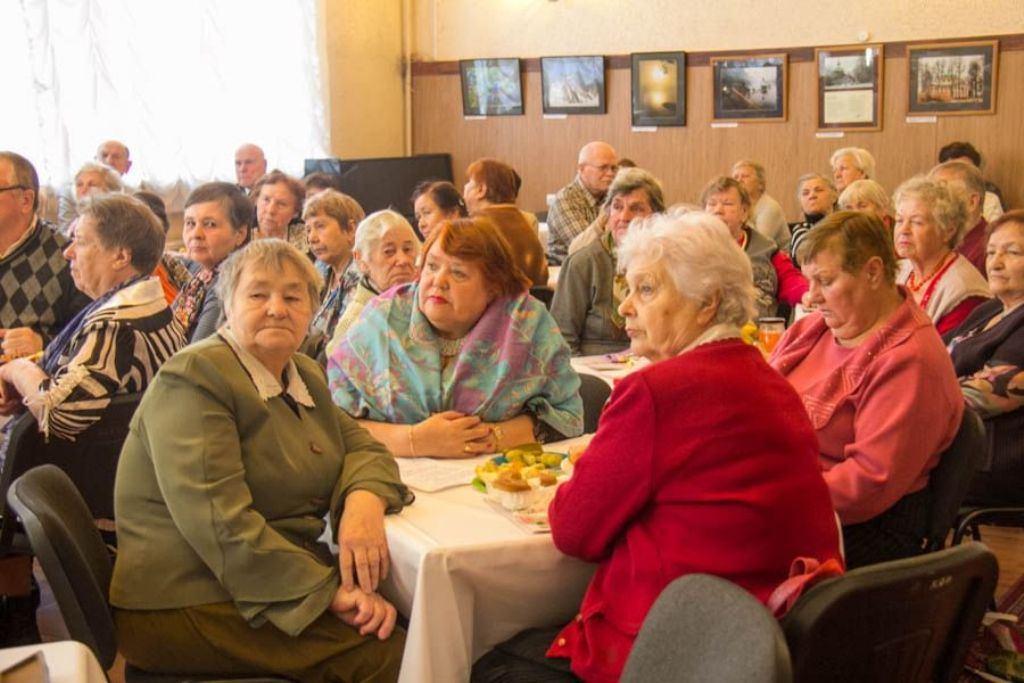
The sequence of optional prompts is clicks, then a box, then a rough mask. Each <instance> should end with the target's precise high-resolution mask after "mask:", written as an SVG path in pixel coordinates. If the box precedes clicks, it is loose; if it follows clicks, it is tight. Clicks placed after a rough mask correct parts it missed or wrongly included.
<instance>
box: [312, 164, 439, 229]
mask: <svg viewBox="0 0 1024 683" xmlns="http://www.w3.org/2000/svg"><path fill="white" fill-rule="evenodd" d="M316 171H320V172H321V173H333V174H335V175H338V176H341V188H342V190H343V191H344V192H345V193H346V194H348V195H350V196H352V197H353V198H354V199H355V200H356V201H357V202H359V204H360V206H362V207H363V210H364V211H366V213H367V214H370V213H373V212H374V211H379V210H380V209H394V210H395V211H397V212H399V213H400V214H402V215H403V216H405V217H406V218H408V219H409V222H411V223H413V225H415V220H414V219H413V209H412V202H411V201H410V197H411V196H412V191H413V189H414V188H415V187H416V185H417V184H418V183H420V182H421V181H423V180H448V181H451V180H452V157H451V155H450V154H419V155H417V156H412V157H381V158H377V159H306V167H305V173H306V175H309V174H310V173H313V172H316Z"/></svg>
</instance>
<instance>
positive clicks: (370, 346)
mask: <svg viewBox="0 0 1024 683" xmlns="http://www.w3.org/2000/svg"><path fill="white" fill-rule="evenodd" d="M418 286H419V285H418V284H417V283H410V284H406V285H401V286H399V287H394V288H392V289H390V290H388V291H387V292H385V293H383V294H381V295H380V296H378V297H376V298H374V299H372V300H371V301H370V302H369V303H367V304H366V307H365V308H364V309H363V313H362V316H361V317H360V319H359V324H358V325H355V326H353V327H352V328H351V329H349V331H348V335H347V336H346V337H345V338H344V339H343V340H342V341H341V342H340V343H339V344H338V345H337V346H336V347H335V348H334V350H333V352H332V353H331V355H330V358H328V361H327V378H328V383H329V385H330V388H331V396H332V398H333V399H334V402H335V403H337V404H338V405H339V406H341V407H342V408H343V409H345V410H346V411H347V412H348V413H350V414H351V415H353V416H355V417H361V418H367V419H370V420H376V421H378V422H391V423H399V424H413V423H417V422H420V421H422V420H425V419H426V418H428V417H430V415H432V414H434V413H438V412H442V411H445V410H456V411H459V412H461V413H464V414H467V415H477V416H479V417H480V418H481V419H483V420H485V421H487V422H499V421H502V420H509V419H511V418H514V417H516V416H518V415H521V414H523V413H529V414H531V415H533V416H534V417H535V418H536V419H537V420H538V421H540V422H543V423H544V424H546V425H547V426H549V427H551V428H552V429H554V430H555V431H556V432H558V433H560V434H562V435H564V436H576V435H578V434H581V433H582V432H583V402H582V401H581V400H580V395H579V387H580V380H579V377H578V376H577V375H576V372H575V371H574V370H573V369H572V366H571V365H570V364H569V356H570V354H569V347H568V346H566V343H565V340H564V339H563V338H562V335H561V333H559V331H558V326H557V325H556V324H555V321H554V319H553V318H552V317H551V315H550V314H549V313H548V312H547V310H546V309H545V308H544V304H542V303H540V302H539V301H537V300H536V299H534V298H532V297H531V296H529V294H526V293H523V294H520V295H518V296H514V297H504V298H500V299H496V300H495V301H493V302H492V303H491V305H490V306H488V308H487V310H485V311H484V313H483V315H482V316H481V317H480V319H479V320H478V321H477V323H476V325H475V326H474V327H473V329H472V330H470V331H469V333H468V334H467V335H466V336H465V337H463V339H462V340H461V347H460V350H459V352H458V355H456V356H455V357H454V359H453V360H452V361H451V362H449V363H447V364H445V363H444V362H443V359H442V355H441V340H440V339H439V338H438V336H437V333H436V332H435V331H434V328H433V326H432V325H431V324H430V322H429V321H428V320H427V318H426V316H425V315H424V314H423V312H422V311H420V309H419V306H418V305H417V291H418Z"/></svg>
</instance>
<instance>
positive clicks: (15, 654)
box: [0, 640, 107, 683]
mask: <svg viewBox="0 0 1024 683" xmlns="http://www.w3.org/2000/svg"><path fill="white" fill-rule="evenodd" d="M39 651H42V653H43V659H44V660H45V661H46V669H47V671H48V672H49V674H50V678H49V680H50V683H107V676H106V674H104V673H103V669H102V668H100V665H99V662H97V661H96V657H95V656H94V655H93V654H92V650H90V649H89V648H87V647H86V646H85V645H83V644H82V643H76V642H75V641H72V640H65V641H62V642H58V643H42V644H40V645H25V646H23V647H11V648H7V649H5V650H0V670H3V669H6V668H7V667H9V666H11V665H13V664H14V663H15V662H18V661H21V660H22V659H24V658H25V657H28V656H29V655H31V654H32V653H34V652H39Z"/></svg>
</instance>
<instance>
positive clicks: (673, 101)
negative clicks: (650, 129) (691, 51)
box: [631, 52, 686, 126]
mask: <svg viewBox="0 0 1024 683" xmlns="http://www.w3.org/2000/svg"><path fill="white" fill-rule="evenodd" d="M631 59H632V73H633V125H634V126H685V125H686V53H684V52H644V53H639V54H633V55H631Z"/></svg>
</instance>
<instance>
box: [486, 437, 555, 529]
mask: <svg viewBox="0 0 1024 683" xmlns="http://www.w3.org/2000/svg"><path fill="white" fill-rule="evenodd" d="M567 469H568V470H569V471H567ZM570 473H571V465H570V464H569V459H568V456H566V454H565V453H555V452H551V451H545V450H544V448H543V446H541V445H540V444H538V443H530V444H524V445H522V446H516V447H515V448H510V449H508V450H506V451H504V452H503V453H502V454H501V455H496V456H494V457H493V458H490V459H489V460H487V461H486V462H484V463H482V464H480V465H477V467H476V478H474V479H473V486H474V487H475V488H476V489H477V490H478V491H481V492H483V493H485V494H487V497H488V498H490V499H491V500H493V501H494V502H496V503H498V504H499V505H501V507H502V508H504V509H505V510H508V511H510V512H520V511H525V510H539V509H543V510H544V512H545V515H546V511H547V505H548V503H550V502H551V499H552V498H553V497H554V495H555V489H556V488H557V487H558V484H560V483H561V482H563V481H565V480H566V479H568V478H569V474H570Z"/></svg>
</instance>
